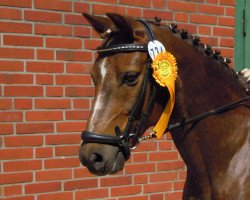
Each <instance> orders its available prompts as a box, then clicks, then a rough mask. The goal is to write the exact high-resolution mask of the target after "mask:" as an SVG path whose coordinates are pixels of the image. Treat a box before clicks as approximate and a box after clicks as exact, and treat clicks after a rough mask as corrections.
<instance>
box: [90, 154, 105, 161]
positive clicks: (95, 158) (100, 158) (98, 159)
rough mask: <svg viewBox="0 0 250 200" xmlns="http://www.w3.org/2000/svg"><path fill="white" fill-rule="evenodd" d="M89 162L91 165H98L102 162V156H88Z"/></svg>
mask: <svg viewBox="0 0 250 200" xmlns="http://www.w3.org/2000/svg"><path fill="white" fill-rule="evenodd" d="M90 161H91V162H93V163H100V162H102V161H103V157H102V155H100V154H98V153H93V154H92V155H91V156H90Z"/></svg>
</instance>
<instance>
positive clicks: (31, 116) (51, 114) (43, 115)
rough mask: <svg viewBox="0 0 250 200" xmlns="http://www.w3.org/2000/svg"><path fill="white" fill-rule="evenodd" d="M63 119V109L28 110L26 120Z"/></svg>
mask: <svg viewBox="0 0 250 200" xmlns="http://www.w3.org/2000/svg"><path fill="white" fill-rule="evenodd" d="M62 119H63V112H62V111H27V112H26V121H60V120H62Z"/></svg>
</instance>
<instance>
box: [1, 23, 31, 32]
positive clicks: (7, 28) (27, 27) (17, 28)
mask: <svg viewBox="0 0 250 200" xmlns="http://www.w3.org/2000/svg"><path fill="white" fill-rule="evenodd" d="M0 32H2V33H32V25H31V24H28V23H15V22H0Z"/></svg>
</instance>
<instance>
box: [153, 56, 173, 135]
mask: <svg viewBox="0 0 250 200" xmlns="http://www.w3.org/2000/svg"><path fill="white" fill-rule="evenodd" d="M151 66H152V68H153V77H154V78H155V80H156V82H157V83H159V84H160V85H161V86H163V87H167V88H168V91H169V94H170V98H169V100H168V102H167V105H166V107H165V109H164V111H163V113H162V115H161V117H160V119H159V120H158V122H157V124H156V125H155V127H154V129H153V130H154V132H155V134H156V136H157V138H158V139H159V138H160V137H161V136H162V135H163V134H164V131H165V130H166V128H167V126H168V122H169V119H170V116H171V113H172V111H173V107H174V103H175V80H176V77H177V64H176V60H175V57H174V56H173V55H172V54H171V53H169V52H166V51H164V52H162V53H160V54H158V55H157V56H156V58H155V59H154V60H153V63H152V65H151Z"/></svg>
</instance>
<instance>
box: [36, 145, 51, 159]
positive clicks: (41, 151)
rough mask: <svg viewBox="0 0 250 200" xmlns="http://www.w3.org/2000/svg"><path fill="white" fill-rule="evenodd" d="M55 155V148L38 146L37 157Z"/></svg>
mask: <svg viewBox="0 0 250 200" xmlns="http://www.w3.org/2000/svg"><path fill="white" fill-rule="evenodd" d="M52 156H53V148H50V147H41V148H36V158H51V157H52Z"/></svg>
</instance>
